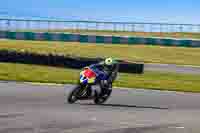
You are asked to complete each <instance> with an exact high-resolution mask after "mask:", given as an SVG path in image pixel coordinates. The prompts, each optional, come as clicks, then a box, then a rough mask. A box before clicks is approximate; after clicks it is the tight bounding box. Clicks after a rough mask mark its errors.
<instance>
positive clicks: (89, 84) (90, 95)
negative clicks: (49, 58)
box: [67, 67, 112, 104]
mask: <svg viewBox="0 0 200 133" xmlns="http://www.w3.org/2000/svg"><path fill="white" fill-rule="evenodd" d="M107 78H108V77H104V76H101V75H98V74H97V73H96V72H95V68H91V67H85V68H84V69H83V71H81V72H80V78H79V81H78V85H76V87H74V88H73V89H72V90H71V92H70V93H69V95H68V98H67V100H68V103H70V104H73V103H75V102H76V101H77V100H94V103H95V104H103V103H105V102H106V101H107V100H108V98H109V97H110V95H111V93H112V83H110V84H109V85H108V86H107V89H104V92H101V91H102V90H100V91H98V89H94V88H93V86H94V85H99V86H100V85H101V83H100V82H103V81H106V80H107Z"/></svg>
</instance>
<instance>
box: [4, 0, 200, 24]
mask: <svg viewBox="0 0 200 133" xmlns="http://www.w3.org/2000/svg"><path fill="white" fill-rule="evenodd" d="M199 13H200V0H2V1H1V4H0V17H1V16H9V17H10V16H12V17H24V18H54V19H65V20H97V21H122V22H168V23H194V24H200V15H199Z"/></svg>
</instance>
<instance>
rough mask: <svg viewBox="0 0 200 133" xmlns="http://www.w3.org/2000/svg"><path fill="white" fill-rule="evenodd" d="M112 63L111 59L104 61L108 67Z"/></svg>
mask: <svg viewBox="0 0 200 133" xmlns="http://www.w3.org/2000/svg"><path fill="white" fill-rule="evenodd" d="M113 63H114V61H113V59H112V58H106V59H105V64H106V65H108V66H110V65H113Z"/></svg>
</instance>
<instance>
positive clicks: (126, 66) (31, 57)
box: [0, 50, 144, 74]
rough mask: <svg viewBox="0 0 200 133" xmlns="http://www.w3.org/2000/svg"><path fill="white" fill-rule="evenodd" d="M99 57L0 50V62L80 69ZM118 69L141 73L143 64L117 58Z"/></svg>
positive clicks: (124, 71) (99, 59)
mask: <svg viewBox="0 0 200 133" xmlns="http://www.w3.org/2000/svg"><path fill="white" fill-rule="evenodd" d="M102 60H103V59H101V58H78V57H69V56H68V57H67V56H64V55H63V56H61V55H53V54H48V55H42V54H36V53H29V52H17V51H8V50H0V62H12V63H23V64H36V65H48V66H56V67H66V68H73V69H81V68H83V67H85V66H88V65H91V64H93V63H97V62H100V61H102ZM119 62H120V65H119V71H120V72H123V73H137V74H142V73H143V72H144V65H143V64H138V63H131V62H124V61H121V60H119Z"/></svg>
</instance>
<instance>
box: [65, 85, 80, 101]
mask: <svg viewBox="0 0 200 133" xmlns="http://www.w3.org/2000/svg"><path fill="white" fill-rule="evenodd" d="M80 88H81V86H80V85H77V86H76V87H75V88H74V89H72V90H71V91H70V93H69V95H68V97H67V101H68V103H69V104H73V103H75V102H76V101H77V100H78V99H77V95H78V92H79V90H80Z"/></svg>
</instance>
